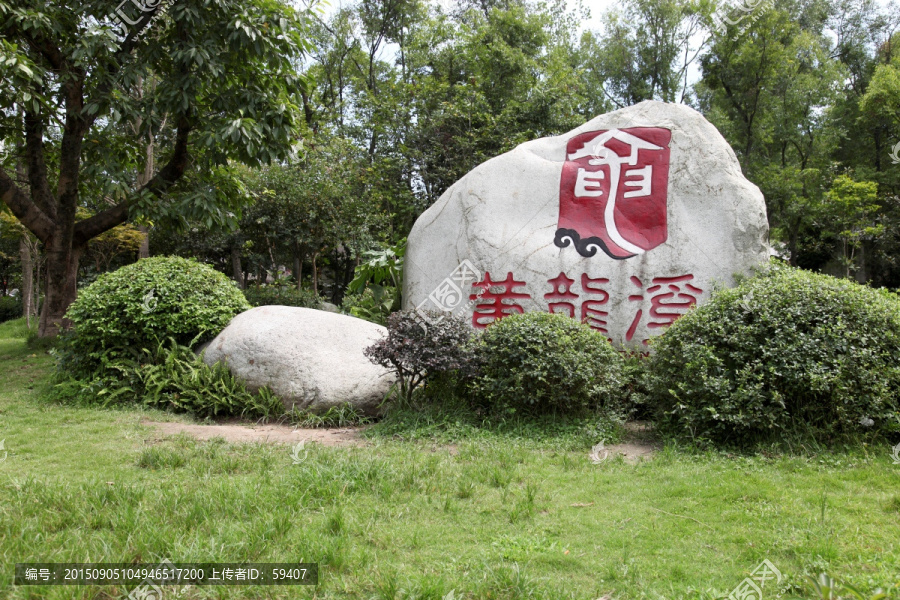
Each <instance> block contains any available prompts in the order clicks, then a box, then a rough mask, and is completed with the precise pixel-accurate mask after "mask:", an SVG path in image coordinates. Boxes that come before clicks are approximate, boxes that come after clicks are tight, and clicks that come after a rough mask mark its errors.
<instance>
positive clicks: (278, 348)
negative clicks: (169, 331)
mask: <svg viewBox="0 0 900 600" xmlns="http://www.w3.org/2000/svg"><path fill="white" fill-rule="evenodd" d="M386 335H387V330H386V329H385V328H384V327H382V326H381V325H376V324H375V323H370V322H368V321H363V320H362V319H357V318H355V317H350V316H347V315H342V314H334V313H330V312H325V311H322V310H315V309H311V308H297V307H293V306H259V307H257V308H253V309H251V310H248V311H246V312H243V313H241V314H239V315H237V316H236V317H235V318H234V319H233V320H232V321H231V323H229V324H228V326H227V327H226V328H225V329H224V330H222V332H221V333H220V334H219V335H218V336H216V338H215V339H213V341H212V342H210V344H209V346H208V347H207V348H206V351H205V353H204V355H203V358H204V361H205V362H206V363H207V364H214V363H216V362H220V361H221V362H224V363H225V364H227V365H228V368H229V369H230V370H231V372H232V373H233V374H234V375H235V376H236V377H239V378H241V379H243V380H244V381H245V382H246V384H247V387H248V388H250V389H252V390H257V389H259V388H261V387H263V386H267V387H268V388H269V389H270V390H271V391H272V392H274V393H275V394H276V395H277V396H278V397H279V398H281V400H282V401H283V402H284V406H285V408H286V409H287V410H290V409H291V408H297V409H298V410H310V411H313V412H317V413H322V412H325V411H327V410H328V409H329V408H331V407H333V406H339V405H341V404H345V403H346V404H350V405H352V406H353V407H354V408H356V410H358V411H360V412H361V413H364V414H370V415H371V414H375V413H376V412H378V407H379V406H380V405H381V403H382V402H383V401H384V398H385V396H386V394H387V393H388V391H389V390H390V387H391V386H392V385H393V384H394V382H395V377H394V376H393V374H392V373H391V372H390V371H388V370H386V369H384V368H382V367H379V366H378V365H375V364H373V363H371V362H370V361H369V359H368V358H366V357H365V355H364V354H363V351H364V350H365V349H366V348H367V347H368V346H371V345H372V344H373V343H375V342H376V341H377V340H379V339H381V338H382V337H384V336H386Z"/></svg>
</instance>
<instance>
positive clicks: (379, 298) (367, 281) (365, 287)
mask: <svg viewBox="0 0 900 600" xmlns="http://www.w3.org/2000/svg"><path fill="white" fill-rule="evenodd" d="M405 254H406V238H403V239H402V240H400V241H399V242H397V244H396V245H394V246H385V247H382V248H381V249H380V250H369V251H368V252H365V253H363V256H364V257H365V260H364V261H363V262H362V263H361V264H360V265H359V266H357V267H356V271H355V275H354V277H353V281H351V282H350V285H348V286H347V290H348V292H349V293H348V294H347V295H346V296H344V301H343V302H342V305H343V307H344V311H345V312H348V313H350V314H351V315H353V316H354V317H357V318H360V319H365V320H366V321H371V322H373V323H378V324H379V325H386V324H387V321H388V317H389V316H390V315H391V313H393V312H396V311H399V310H400V294H401V290H402V287H403V256H404V255H405Z"/></svg>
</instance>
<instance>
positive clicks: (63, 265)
mask: <svg viewBox="0 0 900 600" xmlns="http://www.w3.org/2000/svg"><path fill="white" fill-rule="evenodd" d="M55 237H57V236H55ZM84 249H85V247H84V246H72V247H69V248H67V247H66V245H64V244H61V243H59V242H57V241H56V240H55V239H54V240H53V241H52V242H51V243H50V244H49V245H48V247H47V273H46V278H47V285H46V288H45V289H46V296H45V297H44V308H43V310H42V311H41V320H40V324H39V325H38V335H39V336H40V337H54V336H56V335H57V334H58V333H59V332H60V330H61V329H65V328H66V327H68V326H69V325H70V323H68V322H67V320H66V319H65V318H64V317H65V314H66V310H67V309H68V308H69V305H70V304H72V302H74V301H75V296H76V295H77V287H76V284H77V282H78V261H79V260H81V255H82V254H83V253H84Z"/></svg>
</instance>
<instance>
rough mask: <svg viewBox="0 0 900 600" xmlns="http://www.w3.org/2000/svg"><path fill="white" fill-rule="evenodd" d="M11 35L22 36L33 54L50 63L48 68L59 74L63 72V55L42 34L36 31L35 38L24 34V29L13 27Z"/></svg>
mask: <svg viewBox="0 0 900 600" xmlns="http://www.w3.org/2000/svg"><path fill="white" fill-rule="evenodd" d="M11 33H12V34H13V36H16V35H19V36H22V38H24V40H25V41H26V42H28V45H29V46H31V48H32V49H33V50H34V51H35V52H37V53H38V54H40V55H41V56H43V57H44V58H45V59H46V60H47V62H48V63H50V66H51V67H52V68H53V70H54V71H56V72H57V73H59V72H61V71H62V70H63V68H64V67H65V65H66V59H65V56H63V53H62V52H60V50H59V48H57V47H56V45H55V44H53V42H51V41H50V40H49V39H47V38H46V37H45V36H44V34H43V32H41V31H38V32H37V35H36V36H35V35H31V34H30V33H28V32H26V31H25V30H24V29H20V28H18V27H16V26H15V25H13V28H12V31H11Z"/></svg>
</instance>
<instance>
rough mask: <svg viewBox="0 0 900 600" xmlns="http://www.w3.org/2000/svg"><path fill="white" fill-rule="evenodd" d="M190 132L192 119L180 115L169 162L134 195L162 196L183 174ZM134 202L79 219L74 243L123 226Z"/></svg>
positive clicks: (128, 201)
mask: <svg viewBox="0 0 900 600" xmlns="http://www.w3.org/2000/svg"><path fill="white" fill-rule="evenodd" d="M190 132H191V124H190V121H189V120H188V119H187V117H181V119H180V121H179V123H178V131H177V133H176V138H175V149H174V152H173V153H172V157H171V158H170V159H169V162H168V163H166V166H164V167H163V168H162V169H160V171H159V172H158V173H157V174H156V175H155V176H154V177H153V178H152V179H151V180H150V181H148V182H147V184H146V185H144V186H143V187H142V188H141V189H139V190H138V191H137V192H135V193H134V194H133V195H132V196H131V198H134V197H136V196H140V195H141V194H143V193H144V192H145V191H146V192H150V193H151V194H153V195H155V196H157V197H162V195H163V194H165V193H166V191H167V190H168V189H169V188H171V187H172V186H173V185H175V183H176V182H177V181H178V180H179V179H180V178H181V176H182V175H184V171H185V170H186V169H187V164H188V137H189V135H190ZM131 205H132V201H131V199H127V200H124V201H122V202H120V203H119V204H117V205H115V206H113V207H111V208H108V209H107V210H104V211H103V212H99V213H97V214H96V215H94V216H92V217H89V218H87V219H85V220H83V221H79V222H78V223H76V224H75V238H74V240H73V243H74V244H75V245H81V244H84V243H87V241H88V240H90V239H91V238H93V237H95V236H98V235H100V234H101V233H103V232H104V231H109V230H110V229H112V228H113V227H115V226H117V225H121V224H122V223H124V222H125V221H126V220H127V219H128V210H129V208H130V207H131Z"/></svg>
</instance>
